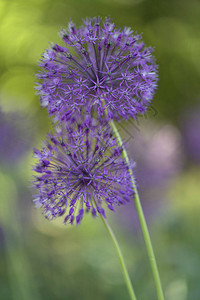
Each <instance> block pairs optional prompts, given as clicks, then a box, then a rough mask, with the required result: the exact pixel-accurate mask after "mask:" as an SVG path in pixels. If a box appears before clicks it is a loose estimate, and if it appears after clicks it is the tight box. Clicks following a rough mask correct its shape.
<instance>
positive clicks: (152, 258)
mask: <svg viewBox="0 0 200 300" xmlns="http://www.w3.org/2000/svg"><path fill="white" fill-rule="evenodd" d="M110 125H111V128H112V130H113V131H114V133H115V135H116V137H117V139H118V142H119V145H120V146H121V147H122V149H123V151H122V154H123V156H124V158H125V160H126V162H127V164H128V166H130V161H129V158H128V154H127V152H126V149H125V148H124V146H123V142H122V139H121V136H120V134H119V132H118V130H117V128H116V126H115V123H114V122H113V121H111V122H110ZM129 172H130V175H131V181H132V184H133V190H134V192H135V198H134V201H135V206H136V210H137V213H138V218H139V221H140V225H141V228H142V233H143V237H144V241H145V244H146V248H147V253H148V256H149V260H150V265H151V269H152V272H153V277H154V280H155V285H156V290H157V297H158V300H164V294H163V290H162V285H161V280H160V275H159V272H158V267H157V263H156V259H155V255H154V251H153V247H152V243H151V238H150V235H149V230H148V227H147V223H146V220H145V217H144V213H143V210H142V206H141V202H140V198H139V194H138V191H137V187H136V184H135V179H134V176H133V172H132V169H131V168H130V167H129Z"/></svg>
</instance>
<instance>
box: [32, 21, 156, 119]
mask: <svg viewBox="0 0 200 300" xmlns="http://www.w3.org/2000/svg"><path fill="white" fill-rule="evenodd" d="M60 36H61V37H62V39H63V41H64V43H65V45H64V46H60V45H57V44H55V45H54V46H52V48H51V49H48V50H47V51H46V52H45V53H44V55H43V59H42V61H41V63H40V66H41V67H42V68H43V69H42V71H41V73H40V74H38V77H39V78H40V79H41V82H40V83H39V84H38V86H37V90H38V93H39V94H40V95H41V104H42V106H47V107H48V111H49V113H50V115H54V116H55V115H56V116H57V120H61V119H67V118H68V116H69V115H71V114H72V113H74V112H80V111H81V110H82V109H83V108H84V109H85V108H86V107H87V109H86V110H87V111H91V110H93V109H94V110H95V111H98V114H99V116H102V114H103V113H104V111H105V110H107V113H108V118H111V119H119V117H122V118H124V119H128V118H129V117H132V118H135V117H136V115H138V114H140V113H144V112H145V111H146V109H147V108H148V106H149V105H150V103H151V101H152V98H153V95H154V92H155V89H156V87H157V66H156V64H155V62H154V57H153V56H152V51H153V50H152V48H147V47H145V45H144V43H143V42H142V41H141V35H138V34H136V33H134V34H133V31H132V30H131V29H130V28H127V27H125V28H124V29H123V30H120V29H118V28H115V25H114V23H112V22H111V20H110V19H108V18H106V19H105V20H104V21H102V19H101V18H100V17H98V18H93V19H86V20H84V26H82V27H80V28H76V27H75V25H74V24H73V23H72V22H70V23H69V25H68V29H67V30H61V33H60Z"/></svg>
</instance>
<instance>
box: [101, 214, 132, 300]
mask: <svg viewBox="0 0 200 300" xmlns="http://www.w3.org/2000/svg"><path fill="white" fill-rule="evenodd" d="M101 219H102V222H103V224H104V226H105V228H106V230H107V231H108V233H109V235H110V237H111V239H112V241H113V244H114V246H115V249H116V251H117V254H118V256H119V260H120V264H121V268H122V272H123V275H124V279H125V282H126V286H127V288H128V291H129V295H130V298H131V300H136V296H135V293H134V290H133V286H132V283H131V280H130V277H129V274H128V271H127V268H126V265H125V262H124V258H123V255H122V252H121V249H120V247H119V244H118V241H117V239H116V237H115V235H114V233H113V231H112V229H111V227H110V225H109V224H108V221H107V220H106V219H105V218H103V217H102V216H101Z"/></svg>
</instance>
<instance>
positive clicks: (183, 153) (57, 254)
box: [0, 0, 200, 300]
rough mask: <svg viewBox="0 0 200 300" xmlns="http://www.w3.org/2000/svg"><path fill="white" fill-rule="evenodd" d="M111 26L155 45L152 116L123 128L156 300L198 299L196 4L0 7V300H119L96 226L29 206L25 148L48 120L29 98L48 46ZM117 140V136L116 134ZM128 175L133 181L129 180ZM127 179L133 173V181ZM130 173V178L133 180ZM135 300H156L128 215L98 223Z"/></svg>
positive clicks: (159, 1)
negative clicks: (77, 31)
mask: <svg viewBox="0 0 200 300" xmlns="http://www.w3.org/2000/svg"><path fill="white" fill-rule="evenodd" d="M97 15H100V16H103V17H104V16H108V15H109V16H111V18H113V20H114V22H115V23H116V26H118V27H123V26H130V27H132V28H133V29H134V30H135V31H137V32H138V33H140V32H143V40H144V41H145V43H146V44H147V45H151V46H154V47H155V56H156V59H157V63H158V64H159V66H160V68H159V74H160V80H159V88H158V91H157V93H156V96H155V99H154V103H153V110H152V111H150V112H149V113H148V115H147V117H145V118H144V117H143V118H140V119H139V121H138V122H137V123H135V124H133V123H122V126H123V127H120V128H119V129H120V131H121V133H122V135H123V137H124V139H126V138H128V136H129V135H130V133H131V135H132V138H131V140H130V142H129V153H130V156H132V158H133V159H135V160H136V162H137V169H136V177H138V185H139V189H140V192H141V195H142V204H143V207H144V210H145V214H146V216H147V220H148V224H149V227H150V232H151V236H152V241H153V244H154V248H155V253H156V257H157V260H158V265H159V269H160V275H161V278H162V282H163V286H164V291H165V295H166V299H167V300H186V299H189V300H199V299H200V285H199V281H200V239H199V230H200V222H199V219H200V218H199V213H200V201H199V200H200V188H199V182H200V169H199V166H200V108H199V100H200V89H199V82H200V59H199V53H200V39H199V36H200V18H199V16H200V2H199V1H195V0H192V1H186V0H174V1H171V0H168V1H164V0H107V1H106V0H87V1H86V0H77V1H75V0H58V1H55V0H28V1H24V0H23V1H22V0H4V1H3V0H0V56H1V60H0V108H1V111H0V298H1V299H2V300H4V299H5V300H7V299H8V300H10V299H16V300H25V299H26V300H32V299H34V300H35V299H38V300H40V299H48V300H49V299H50V300H51V299H87V300H88V299H97V300H98V299H99V300H100V299H123V300H125V299H129V296H128V292H127V290H126V286H125V284H124V280H123V277H122V274H121V270H120V265H119V262H118V258H117V255H116V253H115V249H114V247H113V245H112V242H111V240H109V237H108V236H107V232H105V229H104V227H103V225H102V224H101V220H100V219H98V218H97V219H96V220H94V219H92V218H91V217H90V216H86V217H85V218H84V220H83V222H82V225H81V226H79V227H76V226H74V227H70V226H69V227H66V226H64V225H63V224H62V222H59V221H56V222H48V221H47V220H45V219H44V217H43V216H42V214H41V211H39V210H36V209H35V208H34V206H33V203H32V196H31V191H30V179H31V176H32V170H31V165H32V163H33V158H32V147H36V146H38V147H40V145H41V143H42V140H43V138H44V136H45V134H46V132H47V131H49V130H50V129H51V122H50V120H49V118H48V115H47V112H46V111H45V109H42V108H40V104H39V98H38V97H37V96H36V95H35V91H34V86H35V81H36V78H35V73H36V72H37V70H38V69H39V68H38V66H37V64H38V61H39V59H40V57H41V54H42V52H43V51H44V50H45V49H46V48H47V47H48V46H49V43H50V42H57V43H59V42H60V39H59V37H58V35H57V33H58V31H59V30H60V28H61V27H65V26H66V24H67V23H68V22H69V21H70V19H72V20H73V21H74V22H75V23H76V24H77V25H80V24H81V20H82V18H85V17H93V16H97ZM127 130H128V131H127ZM137 170H138V171H137ZM137 172H138V173H137ZM137 174H138V176H137ZM108 219H109V221H110V223H111V224H112V227H113V230H114V232H115V233H116V236H117V238H118V240H119V243H120V245H121V248H122V251H123V253H124V256H125V259H126V263H127V266H128V270H129V272H130V276H131V280H132V282H133V285H134V287H135V291H136V294H137V295H138V299H139V300H140V299H141V300H154V299H156V294H155V287H154V283H153V279H152V276H151V270H150V266H149V262H148V259H147V255H146V250H145V246H144V243H143V239H142V236H141V231H140V228H139V225H138V222H137V216H136V213H135V208H134V205H130V206H128V207H127V208H125V207H123V208H119V209H118V210H117V212H116V213H115V214H113V213H112V214H110V215H109V216H108Z"/></svg>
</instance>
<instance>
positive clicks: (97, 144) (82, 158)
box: [33, 124, 133, 224]
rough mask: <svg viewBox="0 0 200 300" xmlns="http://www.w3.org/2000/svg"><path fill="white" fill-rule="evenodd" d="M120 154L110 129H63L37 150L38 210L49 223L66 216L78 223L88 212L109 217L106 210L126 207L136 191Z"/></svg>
mask: <svg viewBox="0 0 200 300" xmlns="http://www.w3.org/2000/svg"><path fill="white" fill-rule="evenodd" d="M94 127H95V128H94ZM121 152H122V148H121V147H119V146H118V143H117V141H116V139H115V138H114V137H113V134H112V132H111V131H110V129H109V126H108V125H100V124H98V126H97V125H95V126H91V127H87V126H85V124H74V125H65V126H62V128H61V129H60V131H59V132H58V133H57V134H55V135H52V134H50V135H49V137H48V139H47V141H46V143H45V146H44V147H43V148H42V150H41V151H39V150H36V149H35V150H34V153H35V156H36V157H37V158H38V159H39V162H38V163H37V164H36V166H35V167H34V171H35V172H36V173H37V176H34V180H33V186H34V188H35V189H36V190H37V194H36V195H35V200H34V201H35V203H36V206H40V207H42V209H43V212H44V214H45V216H46V217H47V218H48V219H54V218H56V217H60V216H64V223H66V222H70V223H71V224H73V223H74V221H76V223H77V224H80V222H81V219H82V218H83V215H84V212H89V211H90V212H91V213H92V215H93V216H94V217H95V216H96V215H97V214H101V215H103V216H104V217H105V212H104V208H103V206H107V207H108V208H109V209H110V210H114V208H115V206H116V205H120V204H126V203H127V202H128V201H129V200H130V199H131V198H132V197H133V190H132V187H131V183H130V182H131V181H130V174H129V168H128V165H127V164H126V162H125V161H124V160H123V159H122V158H121Z"/></svg>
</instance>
